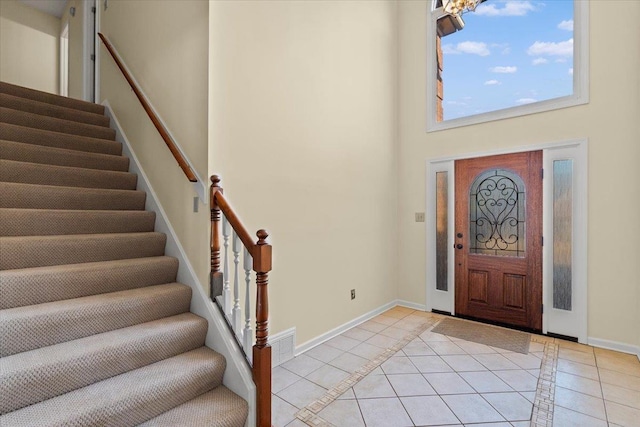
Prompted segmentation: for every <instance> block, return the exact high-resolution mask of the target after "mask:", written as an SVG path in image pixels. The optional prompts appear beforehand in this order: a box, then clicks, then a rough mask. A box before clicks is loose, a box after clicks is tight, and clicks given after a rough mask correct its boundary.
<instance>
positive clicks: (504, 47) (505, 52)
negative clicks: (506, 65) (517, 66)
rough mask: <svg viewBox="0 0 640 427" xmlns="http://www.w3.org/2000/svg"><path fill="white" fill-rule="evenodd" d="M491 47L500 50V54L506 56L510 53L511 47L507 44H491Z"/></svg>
mask: <svg viewBox="0 0 640 427" xmlns="http://www.w3.org/2000/svg"><path fill="white" fill-rule="evenodd" d="M491 47H495V48H496V49H501V51H500V53H502V54H503V55H508V54H510V53H511V47H510V46H509V43H491Z"/></svg>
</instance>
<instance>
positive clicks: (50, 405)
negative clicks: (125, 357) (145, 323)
mask: <svg viewBox="0 0 640 427" xmlns="http://www.w3.org/2000/svg"><path fill="white" fill-rule="evenodd" d="M225 367H226V364H225V361H224V358H223V357H222V356H221V355H219V354H218V353H216V352H214V351H213V350H210V349H208V348H206V347H201V348H199V349H196V350H192V351H190V352H187V353H183V354H180V355H178V356H174V357H172V358H169V359H165V360H163V361H161V362H157V363H154V364H152V365H149V366H145V367H143V368H140V369H136V370H134V371H130V372H127V373H124V374H121V375H118V376H115V377H113V378H109V379H107V380H104V381H101V382H98V383H95V384H92V385H89V386H87V387H84V388H81V389H78V390H74V391H72V392H69V393H66V394H63V395H62V396H58V397H55V398H53V399H49V400H46V401H44V402H41V403H37V404H35V405H31V406H27V407H26V408H22V409H19V410H17V411H14V412H10V413H8V414H6V415H3V416H2V417H0V424H1V425H3V426H5V425H6V426H12V427H19V426H30V427H31V426H36V425H43V421H45V420H46V425H48V426H87V425H93V426H119V427H126V426H135V425H138V424H140V423H142V422H144V421H147V420H149V419H151V418H153V417H156V416H158V415H160V414H162V413H163V412H166V411H167V410H169V409H171V408H173V407H175V406H177V405H180V404H182V403H184V402H187V401H189V400H191V399H193V398H195V397H197V396H199V395H201V394H203V393H205V392H207V391H209V390H212V389H213V388H215V387H217V386H219V385H220V384H221V382H222V376H223V373H224V369H225ZM182 425H184V424H182ZM202 425H204V424H202Z"/></svg>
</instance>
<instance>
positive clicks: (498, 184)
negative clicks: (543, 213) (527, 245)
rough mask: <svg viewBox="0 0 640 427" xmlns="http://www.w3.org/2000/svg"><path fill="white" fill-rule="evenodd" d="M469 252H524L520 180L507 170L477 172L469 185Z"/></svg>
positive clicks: (509, 254) (511, 253) (522, 187)
mask: <svg viewBox="0 0 640 427" xmlns="http://www.w3.org/2000/svg"><path fill="white" fill-rule="evenodd" d="M470 204H471V206H470V208H471V218H470V219H471V230H470V231H471V239H472V241H471V253H479V254H491V255H505V256H522V255H524V182H522V179H521V178H520V177H519V176H518V175H516V174H514V173H513V172H510V171H507V170H493V171H490V172H485V173H483V174H481V175H480V176H478V177H477V178H476V180H475V181H474V183H473V184H472V186H471V194H470Z"/></svg>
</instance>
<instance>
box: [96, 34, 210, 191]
mask: <svg viewBox="0 0 640 427" xmlns="http://www.w3.org/2000/svg"><path fill="white" fill-rule="evenodd" d="M98 36H99V37H100V40H102V43H104V46H105V47H106V48H107V50H108V51H109V53H110V54H111V57H112V58H113V60H114V61H115V63H116V65H117V66H118V68H119V69H120V71H121V72H122V74H123V75H124V78H125V79H126V80H127V82H129V86H131V89H132V90H133V93H135V95H136V97H137V98H138V100H139V101H140V104H142V108H144V111H146V112H147V115H148V116H149V118H150V119H151V122H152V123H153V125H154V126H155V127H156V129H157V130H158V132H159V133H160V136H161V137H162V139H163V140H164V142H165V143H166V144H167V147H168V148H169V151H171V154H173V157H174V158H175V159H176V161H177V162H178V165H179V166H180V168H181V169H182V171H183V172H184V174H185V175H186V176H187V179H189V181H191V182H198V178H197V177H196V174H195V172H194V171H193V169H191V166H189V162H187V160H186V159H185V158H184V156H183V155H182V153H181V152H180V149H179V148H178V144H177V143H176V142H175V141H174V140H173V138H172V137H171V135H170V134H169V131H168V130H167V128H166V127H165V126H164V125H163V124H162V121H161V120H160V118H159V117H158V115H157V114H156V112H155V111H154V110H153V108H152V107H151V104H150V103H149V101H148V100H147V98H146V97H145V96H144V94H143V93H142V90H141V89H140V87H138V85H137V84H136V82H135V80H134V79H133V77H132V76H131V74H130V73H129V71H128V70H127V67H126V66H125V65H124V63H123V62H122V60H121V59H120V55H119V54H118V52H117V51H116V50H115V48H114V47H113V45H112V44H111V42H109V40H108V39H107V38H106V37H105V36H104V34H102V33H98Z"/></svg>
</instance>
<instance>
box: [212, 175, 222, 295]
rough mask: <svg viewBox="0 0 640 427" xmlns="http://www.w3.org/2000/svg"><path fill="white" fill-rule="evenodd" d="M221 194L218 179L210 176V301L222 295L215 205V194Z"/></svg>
mask: <svg viewBox="0 0 640 427" xmlns="http://www.w3.org/2000/svg"><path fill="white" fill-rule="evenodd" d="M218 192H220V193H222V187H220V177H219V176H218V175H212V176H211V190H210V193H209V206H211V283H210V286H211V289H210V292H211V295H210V296H211V300H215V298H216V297H217V296H218V295H221V294H222V287H223V280H224V279H223V277H222V272H221V271H220V207H219V206H218V204H217V203H216V193H218Z"/></svg>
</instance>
